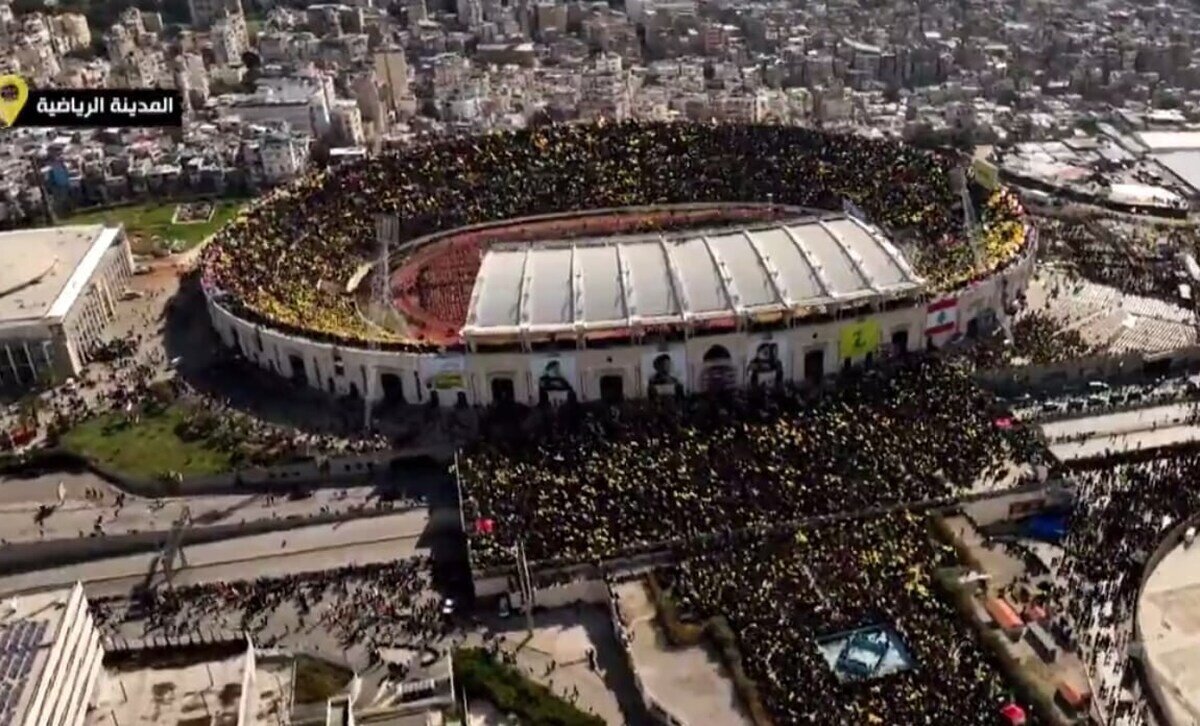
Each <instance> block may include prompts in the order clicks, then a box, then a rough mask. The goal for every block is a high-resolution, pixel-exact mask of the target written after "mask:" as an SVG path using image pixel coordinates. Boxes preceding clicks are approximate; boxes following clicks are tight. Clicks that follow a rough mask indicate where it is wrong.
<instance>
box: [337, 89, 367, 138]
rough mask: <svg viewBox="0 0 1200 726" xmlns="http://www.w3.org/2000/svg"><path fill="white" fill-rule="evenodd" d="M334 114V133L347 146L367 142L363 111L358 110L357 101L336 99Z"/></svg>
mask: <svg viewBox="0 0 1200 726" xmlns="http://www.w3.org/2000/svg"><path fill="white" fill-rule="evenodd" d="M332 116H333V133H334V134H335V135H336V136H337V137H338V140H339V141H341V142H342V143H343V144H345V145H347V146H362V145H363V144H365V143H366V140H367V137H366V133H365V132H364V131H363V119H362V112H361V111H359V110H358V103H357V102H355V101H350V100H347V99H337V100H335V101H334V102H333V114H332Z"/></svg>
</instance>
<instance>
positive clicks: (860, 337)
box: [838, 320, 881, 358]
mask: <svg viewBox="0 0 1200 726" xmlns="http://www.w3.org/2000/svg"><path fill="white" fill-rule="evenodd" d="M880 336H881V330H880V327H879V321H877V320H861V321H859V322H857V323H851V324H850V325H847V326H846V327H844V328H842V332H841V336H840V338H839V345H838V352H839V353H840V354H841V357H842V358H861V357H862V356H864V355H866V354H868V353H873V352H875V349H876V348H878V347H879V339H880Z"/></svg>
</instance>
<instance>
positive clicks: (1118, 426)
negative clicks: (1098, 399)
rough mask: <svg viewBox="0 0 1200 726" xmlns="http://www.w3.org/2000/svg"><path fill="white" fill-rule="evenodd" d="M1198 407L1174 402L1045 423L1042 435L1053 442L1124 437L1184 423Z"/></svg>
mask: <svg viewBox="0 0 1200 726" xmlns="http://www.w3.org/2000/svg"><path fill="white" fill-rule="evenodd" d="M1194 409H1195V405H1194V404H1191V403H1173V404H1168V405H1165V406H1152V407H1150V408H1139V409H1134V410H1132V411H1120V412H1118V413H1110V414H1104V415H1101V416H1088V417H1086V418H1074V419H1066V420H1063V421H1052V422H1050V423H1045V424H1042V432H1043V433H1044V434H1045V435H1046V438H1048V439H1050V440H1051V441H1057V440H1059V439H1063V438H1069V437H1072V436H1080V435H1082V434H1125V433H1131V432H1134V431H1146V430H1150V429H1154V428H1163V427H1164V426H1172V425H1178V424H1182V423H1184V422H1186V421H1187V419H1188V418H1189V417H1190V416H1191V415H1192V412H1193V410H1194Z"/></svg>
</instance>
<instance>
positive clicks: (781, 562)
mask: <svg viewBox="0 0 1200 726" xmlns="http://www.w3.org/2000/svg"><path fill="white" fill-rule="evenodd" d="M678 555H679V557H680V558H681V559H680V563H679V565H678V566H676V567H675V568H673V569H671V570H668V571H666V572H665V573H664V579H665V581H666V583H667V584H668V585H669V587H670V594H671V596H672V597H673V598H674V599H675V600H676V601H677V602H678V603H679V606H680V610H681V614H682V615H683V616H684V617H685V618H687V619H690V620H695V621H703V620H706V619H708V618H711V617H714V616H718V615H719V616H724V617H725V618H726V619H727V620H728V622H729V624H730V626H731V627H732V628H733V630H734V632H735V633H736V634H737V637H738V641H739V646H740V652H741V654H742V659H743V664H744V667H745V668H746V671H747V675H749V676H750V678H751V679H753V681H754V682H755V684H756V686H757V691H758V694H759V697H760V698H761V700H762V701H763V705H764V706H765V707H766V708H767V710H768V711H769V712H770V714H771V716H772V718H774V719H775V721H776V722H777V723H796V724H800V723H803V724H885V723H894V724H961V725H963V726H968V725H970V724H980V725H983V724H988V725H991V724H995V723H1000V722H1001V720H1000V714H999V711H1000V709H1001V708H1002V707H1003V706H1005V705H1007V704H1009V703H1012V702H1013V695H1012V693H1011V692H1010V690H1009V689H1008V688H1007V687H1006V686H1005V685H1004V682H1003V680H1002V679H1001V677H1000V674H999V672H998V670H997V669H996V667H995V666H994V664H993V663H992V662H991V661H990V656H989V654H988V652H987V651H986V650H985V648H984V647H983V646H981V644H980V643H979V642H978V638H977V636H976V634H975V632H974V631H972V630H971V628H970V627H969V626H968V625H967V624H966V623H965V622H964V621H963V620H962V619H961V618H960V617H959V616H958V614H957V613H956V612H955V611H954V607H953V605H951V604H950V603H949V601H948V600H947V599H946V598H945V596H944V594H943V593H939V592H938V591H937V586H936V584H935V583H934V573H935V571H936V570H937V568H939V567H944V566H951V565H954V564H956V563H955V561H954V552H953V550H952V549H948V548H945V547H942V546H939V545H938V544H936V543H935V542H934V541H933V540H931V539H930V535H929V530H928V525H927V524H926V522H925V521H924V519H923V518H922V517H918V516H915V515H911V514H906V513H901V514H891V515H886V516H882V517H874V518H865V519H849V520H842V521H836V522H830V523H824V524H821V525H818V526H814V527H807V528H801V529H799V530H797V531H796V532H794V533H782V534H777V535H772V536H766V537H762V536H758V535H748V536H738V535H734V536H732V537H729V538H727V539H726V540H725V541H723V542H722V546H716V547H712V546H703V547H694V546H684V547H682V548H680V549H679V551H678ZM867 626H883V627H885V628H890V629H891V630H892V631H893V632H894V633H895V634H896V635H898V636H899V640H900V644H899V647H901V648H903V649H904V651H906V652H907V655H908V660H909V661H911V663H910V665H911V667H910V668H908V669H906V670H900V671H898V672H893V673H889V674H887V675H886V677H871V675H870V674H867V675H866V677H846V674H845V673H839V672H837V670H836V669H835V664H834V663H830V662H829V661H828V660H826V659H825V658H824V657H823V656H822V650H821V648H820V647H819V645H820V643H821V642H822V641H824V640H825V639H826V638H828V637H830V636H836V635H838V634H841V633H844V632H847V631H851V630H855V629H859V628H863V627H867ZM835 663H836V662H835ZM856 675H857V674H856Z"/></svg>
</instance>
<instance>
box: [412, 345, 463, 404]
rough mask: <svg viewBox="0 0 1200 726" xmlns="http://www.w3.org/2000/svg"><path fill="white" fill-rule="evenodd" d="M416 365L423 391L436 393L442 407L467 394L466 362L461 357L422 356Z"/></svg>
mask: <svg viewBox="0 0 1200 726" xmlns="http://www.w3.org/2000/svg"><path fill="white" fill-rule="evenodd" d="M419 360H420V362H419V363H418V364H417V370H418V372H419V373H420V374H421V382H422V383H423V384H424V385H425V390H427V391H430V392H434V391H436V392H437V395H438V400H439V402H440V403H442V404H443V405H449V404H452V403H454V402H455V401H456V399H457V398H458V394H459V393H466V392H467V360H466V358H464V357H463V356H461V355H439V356H422V357H421V358H420V359H419Z"/></svg>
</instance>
